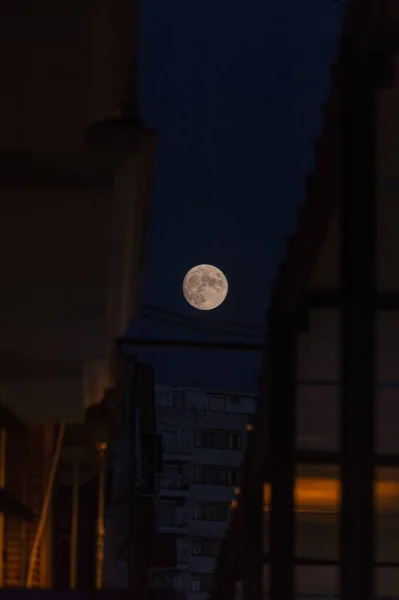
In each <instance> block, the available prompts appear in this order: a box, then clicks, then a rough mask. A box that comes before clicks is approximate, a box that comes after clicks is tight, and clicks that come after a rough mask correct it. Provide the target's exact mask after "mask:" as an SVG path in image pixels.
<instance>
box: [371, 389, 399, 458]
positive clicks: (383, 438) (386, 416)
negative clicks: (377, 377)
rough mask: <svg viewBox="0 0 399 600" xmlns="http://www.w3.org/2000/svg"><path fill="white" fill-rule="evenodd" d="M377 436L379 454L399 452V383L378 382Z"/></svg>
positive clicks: (376, 393)
mask: <svg viewBox="0 0 399 600" xmlns="http://www.w3.org/2000/svg"><path fill="white" fill-rule="evenodd" d="M375 395H376V402H375V405H376V419H375V438H376V452H377V454H379V453H382V454H399V436H398V425H397V414H398V411H397V406H398V402H399V383H397V382H394V381H390V382H389V381H385V382H380V383H378V384H377V389H376V392H375Z"/></svg>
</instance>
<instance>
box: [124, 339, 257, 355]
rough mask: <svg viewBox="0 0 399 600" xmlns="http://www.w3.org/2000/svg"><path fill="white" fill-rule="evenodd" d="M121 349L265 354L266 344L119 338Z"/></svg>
mask: <svg viewBox="0 0 399 600" xmlns="http://www.w3.org/2000/svg"><path fill="white" fill-rule="evenodd" d="M117 344H118V346H119V348H123V347H137V348H139V347H147V348H157V347H159V348H165V347H166V348H189V349H192V350H194V349H196V348H202V349H204V350H230V351H231V350H233V351H241V352H263V351H264V349H265V346H264V344H246V343H243V342H211V341H204V342H200V341H198V342H197V341H193V340H182V339H177V340H176V339H175V340H168V339H159V338H154V339H151V338H119V339H118V341H117Z"/></svg>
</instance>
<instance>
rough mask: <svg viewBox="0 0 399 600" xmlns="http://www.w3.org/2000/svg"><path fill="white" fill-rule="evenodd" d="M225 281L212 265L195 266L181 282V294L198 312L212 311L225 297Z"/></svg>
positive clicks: (226, 285)
mask: <svg viewBox="0 0 399 600" xmlns="http://www.w3.org/2000/svg"><path fill="white" fill-rule="evenodd" d="M227 291H228V283H227V279H226V277H225V275H224V273H222V271H221V270H220V269H218V268H217V267H214V266H213V265H197V266H196V267H193V268H192V269H190V271H188V273H187V274H186V276H185V277H184V280H183V294H184V297H185V299H186V300H187V302H188V303H189V304H191V306H193V307H194V308H196V309H198V310H213V309H214V308H217V307H218V306H220V305H221V304H222V302H223V301H224V300H225V298H226V296H227Z"/></svg>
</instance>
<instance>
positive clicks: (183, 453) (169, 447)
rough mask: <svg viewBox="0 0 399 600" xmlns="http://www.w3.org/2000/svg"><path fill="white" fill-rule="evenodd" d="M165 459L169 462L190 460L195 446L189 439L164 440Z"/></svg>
mask: <svg viewBox="0 0 399 600" xmlns="http://www.w3.org/2000/svg"><path fill="white" fill-rule="evenodd" d="M162 452H163V459H164V460H165V461H169V462H190V461H191V459H192V452H193V446H192V444H191V443H190V442H188V441H178V442H169V441H168V442H164V443H163V444H162Z"/></svg>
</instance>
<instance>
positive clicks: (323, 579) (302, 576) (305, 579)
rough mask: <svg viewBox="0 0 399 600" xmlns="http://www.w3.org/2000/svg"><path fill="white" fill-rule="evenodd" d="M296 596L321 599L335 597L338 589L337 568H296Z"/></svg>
mask: <svg viewBox="0 0 399 600" xmlns="http://www.w3.org/2000/svg"><path fill="white" fill-rule="evenodd" d="M295 578H296V594H297V597H298V596H299V597H304V596H306V595H307V594H309V596H311V597H313V598H314V597H319V596H320V597H323V595H330V594H331V595H334V596H335V595H337V594H338V588H339V572H338V568H337V567H316V566H306V567H302V566H301V567H296V568H295Z"/></svg>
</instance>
